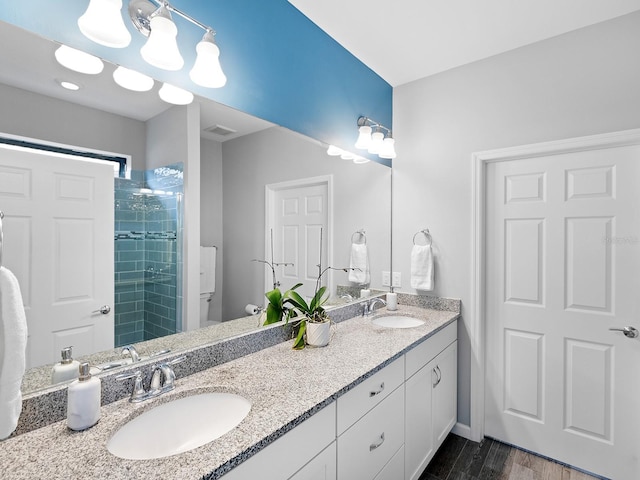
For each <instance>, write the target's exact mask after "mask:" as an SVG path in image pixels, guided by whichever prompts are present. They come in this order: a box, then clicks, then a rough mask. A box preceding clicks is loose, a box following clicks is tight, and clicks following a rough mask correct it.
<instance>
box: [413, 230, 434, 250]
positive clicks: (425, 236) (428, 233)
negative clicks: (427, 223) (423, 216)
mask: <svg viewBox="0 0 640 480" xmlns="http://www.w3.org/2000/svg"><path fill="white" fill-rule="evenodd" d="M420 234H422V235H424V238H425V239H426V240H427V242H428V243H427V244H426V246H427V247H430V246H431V245H433V238H431V233H430V232H429V229H428V228H425V229H423V230H420V231H419V232H416V233H415V235H414V236H413V244H414V245H416V237H417V236H418V235H420Z"/></svg>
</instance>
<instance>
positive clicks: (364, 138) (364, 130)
mask: <svg viewBox="0 0 640 480" xmlns="http://www.w3.org/2000/svg"><path fill="white" fill-rule="evenodd" d="M358 132H359V133H358V140H356V148H358V149H360V150H366V149H368V148H369V145H371V127H370V126H368V125H362V126H361V127H360V128H358Z"/></svg>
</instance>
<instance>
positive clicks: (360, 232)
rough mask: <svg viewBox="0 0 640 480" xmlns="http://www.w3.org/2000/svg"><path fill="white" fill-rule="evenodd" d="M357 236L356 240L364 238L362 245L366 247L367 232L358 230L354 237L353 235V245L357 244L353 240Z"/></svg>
mask: <svg viewBox="0 0 640 480" xmlns="http://www.w3.org/2000/svg"><path fill="white" fill-rule="evenodd" d="M356 235H358V237H357V238H356V240H357V239H358V238H360V237H362V244H364V245H366V244H367V235H366V232H365V231H364V230H358V231H357V232H353V235H351V243H356V242H355V240H354V239H353V237H355V236H356Z"/></svg>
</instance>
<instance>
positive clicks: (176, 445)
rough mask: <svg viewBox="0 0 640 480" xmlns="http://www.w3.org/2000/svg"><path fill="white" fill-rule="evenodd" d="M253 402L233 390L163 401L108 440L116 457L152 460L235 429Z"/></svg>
mask: <svg viewBox="0 0 640 480" xmlns="http://www.w3.org/2000/svg"><path fill="white" fill-rule="evenodd" d="M249 410H251V402H249V400H247V399H246V398H244V397H242V396H240V395H236V394H233V393H223V392H213V393H200V394H197V395H192V396H190V397H183V398H179V399H176V400H173V401H171V402H168V403H164V404H162V405H159V406H157V407H154V408H152V409H151V410H148V411H146V412H144V413H143V414H141V415H139V416H137V417H135V418H134V419H132V420H131V421H129V422H127V423H126V424H124V425H123V426H122V427H120V428H119V429H118V430H117V431H116V433H114V434H113V436H112V437H111V438H110V439H109V441H108V442H107V450H109V451H110V452H111V453H112V454H114V455H115V456H116V457H120V458H126V459H130V460H150V459H153V458H162V457H168V456H171V455H177V454H178V453H183V452H186V451H189V450H193V449H194V448H197V447H200V446H202V445H204V444H206V443H209V442H211V441H213V440H215V439H216V438H219V437H221V436H222V435H224V434H225V433H227V432H229V431H230V430H232V429H233V428H235V427H236V426H237V425H238V424H239V423H240V422H242V420H244V418H245V417H246V416H247V414H248V413H249Z"/></svg>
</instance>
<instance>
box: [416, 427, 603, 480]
mask: <svg viewBox="0 0 640 480" xmlns="http://www.w3.org/2000/svg"><path fill="white" fill-rule="evenodd" d="M595 478H596V477H592V476H591V475H586V474H584V473H582V472H578V471H576V470H573V469H571V468H568V467H565V466H563V465H559V464H557V463H554V462H550V461H548V460H545V459H544V458H540V457H537V456H535V455H531V454H529V453H526V452H523V451H521V450H518V449H516V448H512V447H510V446H508V445H505V444H504V443H500V442H496V441H495V440H491V439H488V438H487V439H485V440H483V441H482V442H480V443H476V442H472V441H470V440H466V439H464V438H462V437H459V436H457V435H453V434H451V435H449V436H448V437H447V439H446V440H445V441H444V443H443V444H442V447H440V449H439V450H438V452H437V453H436V455H435V456H434V457H433V460H431V463H430V464H429V466H428V467H427V469H426V470H425V471H424V473H423V474H422V475H421V476H420V479H419V480H594V479H595Z"/></svg>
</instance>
